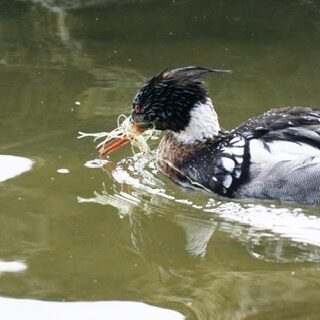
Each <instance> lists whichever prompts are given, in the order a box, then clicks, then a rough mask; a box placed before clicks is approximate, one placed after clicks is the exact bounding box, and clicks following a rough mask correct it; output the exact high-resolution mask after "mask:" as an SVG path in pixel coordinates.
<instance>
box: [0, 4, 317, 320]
mask: <svg viewBox="0 0 320 320" xmlns="http://www.w3.org/2000/svg"><path fill="white" fill-rule="evenodd" d="M319 18H320V6H319V4H318V2H317V1H303V0H296V1H290V2H279V1H269V2H268V3H262V2H257V1H247V2H246V3H239V2H238V1H235V0H234V1H227V2H226V1H200V2H199V1H197V2H196V1H189V0H187V1H179V0H177V1H156V0H148V1H147V0H145V1H133V0H132V1H121V2H120V1H107V0H104V1H103V0H100V1H98V0H96V1H93V0H92V1H75V0H68V1H63V0H61V1H59V0H47V1H45V0H42V1H41V0H34V1H31V0H30V1H29V0H19V1H18V0H16V1H9V0H2V1H1V2H0V111H1V117H0V132H1V144H0V155H1V156H3V155H14V156H19V157H23V158H24V159H26V160H28V159H30V160H31V161H32V163H33V165H32V169H31V170H29V171H28V170H24V171H25V173H23V174H21V175H18V168H14V167H13V166H11V168H10V170H13V171H15V170H16V172H15V174H13V175H12V176H11V178H10V179H6V180H5V181H3V182H1V183H0V189H1V193H0V203H1V206H0V226H1V230H2V232H1V234H0V262H4V264H3V265H4V266H5V267H6V268H9V266H11V268H13V269H11V272H9V271H8V270H5V269H1V268H2V267H1V266H2V264H1V263H0V294H1V295H2V296H12V297H27V298H37V299H49V300H88V301H89V300H90V301H92V300H94V301H95V300H134V301H144V302H149V303H152V304H155V305H158V306H163V307H169V308H171V309H175V310H178V311H180V312H182V313H184V314H185V315H186V316H187V317H188V319H224V320H225V319H271V318H275V319H306V318H308V319H318V318H319V311H320V309H319V299H320V283H319V257H320V251H319V245H320V236H319V234H320V233H319V231H320V218H319V210H318V208H317V207H301V206H297V205H295V204H280V203H276V202H259V201H254V202H253V201H249V200H248V201H241V202H237V201H227V200H225V199H220V198H217V197H215V196H214V195H208V194H205V193H200V192H193V191H190V190H184V189H182V188H180V187H178V186H176V185H174V184H173V183H171V182H170V181H168V180H167V179H166V178H164V177H162V176H161V175H160V174H159V173H158V172H157V170H156V168H155V166H154V163H153V160H152V159H150V158H141V157H139V156H134V157H131V156H129V155H130V154H131V151H130V149H129V148H127V149H124V150H122V151H120V152H119V153H117V154H115V155H113V161H114V162H112V161H111V159H108V162H107V163H105V166H104V167H103V170H102V169H101V166H100V162H99V161H97V160H95V161H93V160H92V159H95V158H96V157H97V154H96V151H95V148H94V144H93V143H92V142H91V141H90V140H77V139H76V137H77V132H78V131H85V132H97V131H104V130H110V129H111V128H114V126H115V123H116V119H117V116H118V115H119V114H121V113H127V112H128V111H129V109H130V103H131V99H132V97H133V96H134V94H135V92H136V89H137V88H138V87H139V86H140V85H141V83H142V82H143V81H144V80H145V79H146V78H147V77H149V76H151V75H153V74H154V73H156V72H158V71H160V70H162V69H164V68H166V67H168V66H181V65H187V64H199V65H205V66H213V67H220V68H223V67H225V68H230V69H233V71H234V73H233V74H232V76H228V77H218V76H213V77H211V78H208V79H207V80H208V87H209V90H210V92H211V94H212V96H213V98H214V101H215V105H216V109H217V112H218V114H219V116H220V119H221V122H222V124H223V126H224V127H226V128H231V127H232V126H234V125H237V124H238V123H240V122H241V121H243V120H245V119H247V118H248V117H250V116H251V115H253V114H257V113H260V112H262V111H264V110H266V109H268V108H269V107H271V106H281V105H306V106H317V105H318V106H319V105H320V93H319V88H318V87H319V85H318V84H319V74H320V64H319V58H320V44H319V41H318V40H319V31H320V24H319V21H320V20H319ZM156 144H157V141H155V142H154V145H156ZM4 158H5V157H1V158H0V159H4ZM6 159H8V158H6ZM11 165H12V164H11ZM6 166H7V167H8V170H9V167H10V164H8V163H6V164H5V165H3V167H2V168H1V170H0V172H4V171H3V168H4V169H5V167H6ZM21 172H22V171H21ZM63 172H64V173H63ZM5 262H17V263H18V264H16V265H14V264H11V265H10V264H5ZM19 263H20V264H19ZM12 266H24V268H22V269H19V268H16V269H14V267H12ZM3 268H4V267H3Z"/></svg>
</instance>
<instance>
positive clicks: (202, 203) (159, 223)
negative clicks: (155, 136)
mask: <svg viewBox="0 0 320 320" xmlns="http://www.w3.org/2000/svg"><path fill="white" fill-rule="evenodd" d="M87 166H88V167H90V168H101V167H102V168H103V170H104V171H105V172H106V173H107V174H108V175H109V177H110V179H109V181H108V183H106V184H105V185H104V186H103V188H102V191H101V192H99V193H98V192H95V193H94V196H93V197H91V198H83V197H79V198H78V201H79V202H81V203H83V202H95V203H99V204H103V205H111V206H113V207H115V208H117V209H118V213H119V216H120V217H121V218H123V217H125V216H126V217H128V219H129V221H130V225H131V238H132V242H133V244H134V246H135V248H136V249H137V250H138V251H139V252H140V253H142V254H143V255H144V256H146V257H149V258H152V259H156V260H161V263H164V262H165V263H168V262H170V263H174V261H179V260H180V259H182V258H183V259H192V260H195V258H197V257H198V258H200V257H205V255H206V250H207V248H208V246H209V247H210V246H212V247H213V248H214V247H215V244H214V242H215V236H214V234H215V232H217V231H219V232H218V233H219V239H220V237H221V234H223V237H226V238H227V239H229V240H230V239H232V241H236V242H237V243H240V244H241V246H242V247H244V248H246V250H247V252H248V253H249V254H250V255H251V256H252V257H253V258H255V259H259V260H263V261H272V262H297V261H301V262H302V261H304V262H306V261H312V262H317V261H320V237H319V236H318V234H320V232H319V231H320V217H318V216H317V215H315V214H314V212H313V211H315V210H314V208H308V207H305V208H303V209H301V208H296V207H293V206H292V205H291V206H289V205H287V206H283V205H280V204H279V205H278V206H277V205H275V204H272V203H263V202H260V203H259V204H252V203H250V202H249V201H247V202H232V201H230V200H228V201H226V200H224V199H219V198H215V199H214V198H213V197H211V195H208V194H206V193H203V192H200V191H196V192H194V191H190V190H186V189H183V188H180V187H177V186H176V185H175V184H173V183H171V182H170V181H168V180H161V179H162V177H161V175H160V174H159V173H158V172H157V169H156V166H155V163H154V158H153V157H152V156H148V157H146V156H143V157H142V156H141V155H139V154H137V155H134V156H132V157H128V158H125V159H123V160H121V161H120V162H118V163H114V162H112V161H109V160H105V161H102V160H93V161H89V162H88V163H87ZM110 180H111V181H112V183H111V185H110ZM209 242H210V245H209ZM157 262H160V261H157Z"/></svg>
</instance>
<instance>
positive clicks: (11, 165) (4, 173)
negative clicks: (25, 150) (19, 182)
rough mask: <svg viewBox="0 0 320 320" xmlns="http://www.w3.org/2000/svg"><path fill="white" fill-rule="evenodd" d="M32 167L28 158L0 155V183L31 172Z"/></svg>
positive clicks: (31, 162)
mask: <svg viewBox="0 0 320 320" xmlns="http://www.w3.org/2000/svg"><path fill="white" fill-rule="evenodd" d="M32 165H33V161H32V160H30V159H28V158H23V157H17V156H11V155H0V182H2V181H6V180H8V179H11V178H14V177H16V176H18V175H20V174H22V173H24V172H27V171H29V170H31V169H32Z"/></svg>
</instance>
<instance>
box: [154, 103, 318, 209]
mask: <svg viewBox="0 0 320 320" xmlns="http://www.w3.org/2000/svg"><path fill="white" fill-rule="evenodd" d="M319 132H320V109H311V108H301V107H291V108H290V107H288V108H282V109H274V110H271V111H269V112H267V113H264V114H262V115H260V116H258V117H255V118H252V119H250V120H249V121H247V122H245V123H244V124H242V125H241V126H239V127H238V128H236V129H234V130H232V131H230V132H223V131H221V132H220V133H219V134H218V135H217V136H215V137H213V138H210V139H203V140H202V141H201V140H199V141H195V142H194V143H191V144H188V143H183V141H179V139H178V138H177V137H176V136H175V135H174V134H172V133H171V132H168V133H166V134H165V136H164V138H163V139H162V141H161V143H160V145H159V147H158V152H157V162H158V166H159V168H160V170H161V171H162V172H163V173H164V174H165V175H167V176H169V177H170V178H171V179H173V180H174V181H176V182H177V183H180V184H182V185H184V186H189V187H195V188H204V189H206V190H210V191H213V192H215V193H217V194H219V195H222V196H228V197H232V198H263V199H278V200H282V201H297V202H300V203H307V204H319V203H320V135H319Z"/></svg>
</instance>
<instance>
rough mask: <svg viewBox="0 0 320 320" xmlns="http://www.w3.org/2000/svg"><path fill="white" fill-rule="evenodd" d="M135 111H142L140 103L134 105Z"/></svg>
mask: <svg viewBox="0 0 320 320" xmlns="http://www.w3.org/2000/svg"><path fill="white" fill-rule="evenodd" d="M134 112H135V113H140V112H141V107H140V106H139V105H138V104H136V105H135V106H134Z"/></svg>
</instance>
